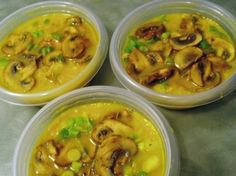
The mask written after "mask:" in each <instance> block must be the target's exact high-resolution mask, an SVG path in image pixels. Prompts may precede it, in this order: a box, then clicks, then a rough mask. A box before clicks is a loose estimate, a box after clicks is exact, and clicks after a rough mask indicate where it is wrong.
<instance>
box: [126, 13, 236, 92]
mask: <svg viewBox="0 0 236 176" xmlns="http://www.w3.org/2000/svg"><path fill="white" fill-rule="evenodd" d="M122 63H123V66H124V68H125V69H126V71H127V73H128V74H129V75H130V76H131V77H132V78H133V79H135V80H136V81H137V82H139V83H140V84H142V85H144V86H146V87H149V88H151V89H153V90H155V91H157V92H161V93H167V94H176V95H183V94H192V93H197V92H202V91H206V90H209V89H211V88H214V87H215V86H217V85H219V84H220V83H222V82H223V81H225V80H226V79H228V78H229V77H230V76H231V75H232V74H233V72H234V71H235V67H236V61H235V46H234V43H233V41H232V40H231V38H230V36H229V35H228V34H227V33H226V31H225V30H224V29H223V28H222V26H220V25H219V24H218V23H216V22H215V21H213V20H212V19H209V18H206V17H204V16H201V15H199V14H186V13H173V14H166V15H161V16H157V17H155V18H153V19H151V20H149V21H147V22H146V23H144V24H142V25H140V26H138V27H137V28H136V29H134V30H133V31H132V32H131V33H130V35H129V37H128V38H127V41H126V44H125V47H124V49H123V53H122Z"/></svg>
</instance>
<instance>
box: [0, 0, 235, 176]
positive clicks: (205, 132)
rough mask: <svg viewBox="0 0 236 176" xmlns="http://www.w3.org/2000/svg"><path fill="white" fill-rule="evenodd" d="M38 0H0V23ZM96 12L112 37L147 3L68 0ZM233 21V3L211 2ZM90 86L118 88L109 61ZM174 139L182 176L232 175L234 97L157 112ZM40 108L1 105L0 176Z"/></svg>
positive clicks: (8, 169) (5, 174) (140, 0)
mask: <svg viewBox="0 0 236 176" xmlns="http://www.w3.org/2000/svg"><path fill="white" fill-rule="evenodd" d="M36 1H37V0H0V20H1V19H3V18H4V17H6V16H7V15H9V14H10V13H12V12H14V11H15V10H16V9H18V8H21V7H24V6H25V5H27V4H31V3H33V2H36ZM71 2H78V3H81V4H83V5H85V6H87V7H88V8H90V9H91V10H93V11H94V13H96V14H97V15H98V16H99V17H100V18H101V20H102V21H103V23H104V24H105V26H106V28H107V30H108V33H109V37H111V35H112V32H113V31H114V29H115V27H116V26H117V24H118V23H119V22H120V21H121V19H122V18H123V17H125V16H126V15H127V14H128V13H129V12H130V11H131V10H133V9H135V8H136V7H138V6H139V5H141V4H143V3H145V2H148V0H71ZM212 2H215V3H217V4H219V5H220V6H222V7H224V8H226V9H227V10H228V11H230V12H231V13H233V14H234V15H235V16H236V10H235V9H236V1H234V0H228V1H226V0H225V1H224V0H212ZM91 85H113V86H119V87H122V86H121V85H120V84H119V83H118V81H117V80H116V78H115V77H114V75H113V74H112V70H111V67H110V64H109V58H108V57H107V58H106V61H105V63H104V65H103V67H102V69H101V70H100V71H99V72H98V74H97V75H96V76H95V78H94V79H93V80H92V82H91ZM158 108H159V109H160V111H161V112H162V113H163V114H164V115H165V117H166V118H167V120H168V121H169V123H170V125H171V126H172V128H173V130H174V131H175V135H176V138H177V140H178V145H179V150H180V160H181V170H180V175H181V176H235V175H236V167H235V166H236V117H235V116H236V113H235V112H234V111H235V108H236V92H235V91H234V92H233V93H231V94H230V95H229V96H227V97H225V98H224V99H222V100H220V101H217V102H215V103H212V104H209V105H205V106H203V107H198V108H193V109H189V110H181V111H180V110H169V109H165V108H160V107H158ZM39 109H40V107H21V106H15V105H11V104H8V103H5V102H2V101H0V176H10V175H11V166H12V162H11V161H12V157H13V152H14V149H15V146H16V143H17V140H18V138H19V136H20V134H21V132H22V130H23V128H24V127H25V126H26V124H27V122H28V121H29V120H30V119H31V118H32V116H33V115H34V114H35V113H36V112H37V111H38V110H39Z"/></svg>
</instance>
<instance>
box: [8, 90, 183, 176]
mask: <svg viewBox="0 0 236 176" xmlns="http://www.w3.org/2000/svg"><path fill="white" fill-rule="evenodd" d="M98 100H108V101H109V100H111V101H115V102H118V103H121V104H124V105H127V106H128V107H132V108H134V109H136V110H137V111H139V112H140V113H143V114H144V115H145V116H146V117H147V118H149V120H150V121H151V122H152V123H153V124H154V126H155V127H156V128H157V129H159V131H160V133H161V136H162V138H163V142H164V145H165V149H166V162H167V163H166V174H165V175H166V176H174V175H179V155H178V149H177V145H176V140H175V137H174V132H173V130H172V129H171V127H170V126H169V124H168V122H167V121H166V119H165V118H164V116H163V115H162V114H161V112H160V111H159V110H158V109H157V108H156V107H155V106H153V105H152V104H151V103H149V102H148V101H146V100H145V99H144V98H142V97H141V96H139V95H136V94H134V93H132V92H130V91H128V90H125V89H121V88H116V87H108V86H91V87H86V88H81V89H78V90H75V91H72V92H70V93H68V94H65V95H63V96H61V97H59V98H57V99H55V100H53V101H52V102H50V103H48V104H47V105H46V106H44V107H43V108H42V109H41V110H40V111H39V112H38V113H37V114H36V115H35V116H34V117H33V118H32V119H31V120H30V122H29V123H28V124H27V126H26V127H25V129H24V131H23V132H22V134H21V136H20V138H19V141H18V143H17V147H16V149H15V153H14V158H13V167H12V168H13V176H27V175H28V174H27V173H28V166H29V161H30V157H31V153H32V149H33V147H34V144H35V142H36V140H37V138H38V136H39V135H40V134H41V133H42V131H43V130H44V129H45V128H46V127H47V125H48V124H49V122H50V121H52V120H53V118H54V117H55V116H56V114H58V113H60V112H62V111H64V110H66V109H68V108H70V107H72V106H73V105H75V104H77V103H78V102H79V103H85V102H96V101H98Z"/></svg>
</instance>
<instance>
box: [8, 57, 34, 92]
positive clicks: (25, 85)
mask: <svg viewBox="0 0 236 176" xmlns="http://www.w3.org/2000/svg"><path fill="white" fill-rule="evenodd" d="M36 69H37V67H36V62H35V61H31V62H29V63H28V65H26V64H25V63H23V62H20V61H12V62H10V63H9V64H8V66H7V67H6V69H5V70H4V81H5V82H6V84H7V85H8V87H9V88H10V89H13V90H16V91H19V92H27V91H29V90H31V89H32V87H33V86H34V84H35V81H34V78H33V77H32V75H33V74H34V72H35V71H36Z"/></svg>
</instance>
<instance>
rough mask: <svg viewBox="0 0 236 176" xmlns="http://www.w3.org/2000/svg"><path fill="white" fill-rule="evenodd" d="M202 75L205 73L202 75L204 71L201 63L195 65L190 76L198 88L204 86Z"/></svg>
mask: <svg viewBox="0 0 236 176" xmlns="http://www.w3.org/2000/svg"><path fill="white" fill-rule="evenodd" d="M202 75H203V73H202V70H201V69H200V65H199V63H196V64H194V65H193V66H192V67H191V70H190V76H191V79H192V81H193V83H194V84H196V85H197V86H200V87H203V86H204V82H203V78H202Z"/></svg>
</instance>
